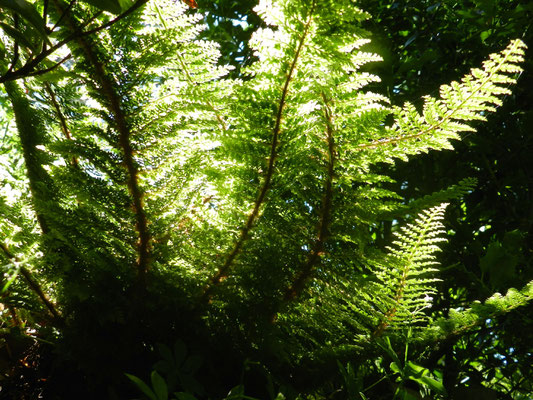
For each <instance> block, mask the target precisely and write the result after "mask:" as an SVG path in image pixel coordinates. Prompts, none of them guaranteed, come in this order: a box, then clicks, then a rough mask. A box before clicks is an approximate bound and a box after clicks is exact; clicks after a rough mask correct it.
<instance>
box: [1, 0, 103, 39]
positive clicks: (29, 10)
mask: <svg viewBox="0 0 533 400" xmlns="http://www.w3.org/2000/svg"><path fill="white" fill-rule="evenodd" d="M103 1H105V0H103ZM0 8H7V9H9V10H11V11H14V12H16V13H17V14H19V15H20V16H21V17H22V18H24V19H25V20H26V21H28V22H29V23H30V24H31V25H32V26H33V27H34V28H35V29H37V31H38V32H39V33H40V34H41V35H42V36H43V37H45V38H46V30H45V26H44V21H43V19H42V18H41V16H40V15H39V13H38V12H37V9H36V8H35V7H34V6H33V4H31V3H29V2H27V1H26V0H0Z"/></svg>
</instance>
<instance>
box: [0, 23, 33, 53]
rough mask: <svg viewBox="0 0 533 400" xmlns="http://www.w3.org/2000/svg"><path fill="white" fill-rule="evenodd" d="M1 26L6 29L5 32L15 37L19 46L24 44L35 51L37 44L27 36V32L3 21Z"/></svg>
mask: <svg viewBox="0 0 533 400" xmlns="http://www.w3.org/2000/svg"><path fill="white" fill-rule="evenodd" d="M0 26H1V27H2V29H3V30H4V32H5V34H6V35H8V36H11V38H12V39H14V40H15V41H16V42H17V43H18V44H19V46H24V47H26V48H28V49H30V50H32V51H35V46H34V45H33V44H32V43H31V42H30V40H29V38H28V37H27V36H28V35H27V33H22V32H20V31H19V30H17V29H15V28H13V27H12V26H11V25H8V24H5V23H3V22H0Z"/></svg>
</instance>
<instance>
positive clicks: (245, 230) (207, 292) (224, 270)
mask: <svg viewBox="0 0 533 400" xmlns="http://www.w3.org/2000/svg"><path fill="white" fill-rule="evenodd" d="M314 7H315V1H313V3H312V4H311V8H310V11H309V18H308V20H307V22H306V24H305V26H304V30H303V33H302V36H301V38H300V40H299V43H298V47H297V49H296V53H295V55H294V58H293V60H292V63H291V66H290V68H289V71H288V73H287V77H286V78H285V83H284V84H283V89H282V91H281V98H280V100H279V104H278V110H277V113H276V122H275V124H274V129H273V132H272V142H271V145H270V155H269V158H268V168H267V172H266V175H265V180H264V181H263V185H262V186H261V189H260V190H259V194H258V196H257V198H256V200H255V202H254V208H253V210H252V212H251V213H250V214H249V215H248V218H247V220H246V223H245V225H244V226H243V227H242V229H241V234H240V236H239V238H238V239H237V241H236V242H235V244H234V246H233V249H232V250H231V252H230V253H229V255H228V256H227V258H226V261H225V262H224V265H222V266H221V267H220V269H219V270H218V272H217V273H216V274H215V275H214V276H213V277H212V278H211V279H210V281H209V284H208V285H207V287H206V288H205V289H204V293H203V295H202V298H203V299H207V300H208V299H209V298H210V297H211V292H212V290H213V288H214V287H215V286H217V285H218V284H219V283H220V282H221V281H222V280H223V279H224V278H226V277H227V276H228V273H229V270H230V269H231V267H232V265H233V262H234V260H235V258H236V257H237V255H238V254H239V252H240V250H241V248H242V246H243V244H244V242H245V241H246V239H247V238H248V234H249V232H250V230H251V229H252V227H253V225H254V223H255V220H256V219H257V217H258V216H259V210H260V208H261V206H262V204H263V202H264V201H265V197H266V194H267V192H268V189H269V188H270V182H271V181H272V176H273V175H274V167H275V164H276V158H277V155H278V143H279V135H280V133H281V122H282V119H283V110H284V108H285V103H286V99H287V95H288V93H289V85H290V83H291V81H292V77H293V74H294V72H295V71H296V65H297V63H298V61H299V58H300V53H301V52H302V49H303V46H304V43H305V40H306V39H307V35H308V33H309V27H310V25H311V22H312V20H313V17H312V14H313V11H314Z"/></svg>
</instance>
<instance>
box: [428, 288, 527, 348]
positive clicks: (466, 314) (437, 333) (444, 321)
mask: <svg viewBox="0 0 533 400" xmlns="http://www.w3.org/2000/svg"><path fill="white" fill-rule="evenodd" d="M532 300H533V281H531V282H529V283H528V284H527V285H525V286H524V287H523V288H522V289H521V290H517V289H514V288H510V289H509V290H508V291H507V293H506V294H505V295H504V296H502V295H501V294H500V293H495V294H493V295H492V296H491V297H490V298H488V299H487V300H486V301H485V302H484V303H481V302H480V301H475V302H474V303H473V304H472V305H471V306H470V307H469V308H467V309H466V310H454V309H452V310H450V314H449V316H448V317H447V318H439V319H437V320H436V321H435V322H434V323H433V324H431V325H430V326H428V327H427V328H426V329H424V331H423V332H422V334H421V336H420V338H421V339H422V340H425V341H442V340H446V339H449V338H451V337H453V336H459V335H461V334H464V333H466V332H468V331H471V330H472V329H475V328H476V327H479V326H481V325H483V324H484V323H485V322H486V321H487V319H490V318H495V317H498V316H500V315H503V314H506V313H508V312H511V311H513V310H515V309H516V308H518V307H522V306H524V305H527V304H528V303H529V302H531V301H532Z"/></svg>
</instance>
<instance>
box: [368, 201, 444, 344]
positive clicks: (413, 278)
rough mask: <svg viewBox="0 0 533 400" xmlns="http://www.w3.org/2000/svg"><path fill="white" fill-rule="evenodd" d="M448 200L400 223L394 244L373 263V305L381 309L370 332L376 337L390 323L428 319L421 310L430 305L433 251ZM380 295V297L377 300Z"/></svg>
mask: <svg viewBox="0 0 533 400" xmlns="http://www.w3.org/2000/svg"><path fill="white" fill-rule="evenodd" d="M446 206H447V204H446V203H444V204H441V205H439V206H437V207H433V208H431V209H429V210H426V211H423V212H422V213H421V214H419V215H418V218H417V219H416V220H415V221H414V223H412V224H408V225H407V226H405V227H402V228H401V230H400V231H399V232H397V233H396V234H395V240H394V241H393V247H390V248H389V254H388V257H386V259H385V260H386V261H385V262H384V263H376V265H375V273H376V277H377V280H378V282H379V289H378V290H377V293H379V292H381V294H377V296H376V300H377V301H376V302H374V304H375V306H376V309H378V310H380V311H381V312H382V316H381V318H380V319H381V321H380V322H379V324H378V326H377V328H376V329H375V330H374V332H373V336H374V337H377V336H380V335H382V334H383V332H384V331H385V329H387V328H389V327H393V328H398V327H401V326H405V325H413V324H417V323H419V322H421V321H425V320H426V319H427V316H426V314H425V313H424V312H423V311H424V310H425V309H427V308H428V307H430V306H431V300H432V298H431V295H433V294H435V292H436V290H435V288H434V286H433V284H434V283H435V282H436V281H438V279H436V278H434V276H433V275H434V273H435V272H436V271H437V269H436V268H435V265H436V261H435V255H434V254H435V252H437V251H438V250H439V247H438V246H437V244H438V243H439V242H443V241H444V239H443V238H442V237H440V235H441V234H443V233H444V231H443V229H442V228H443V227H444V226H443V225H442V223H441V220H442V219H443V218H444V211H445V209H446ZM378 299H379V300H378Z"/></svg>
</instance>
